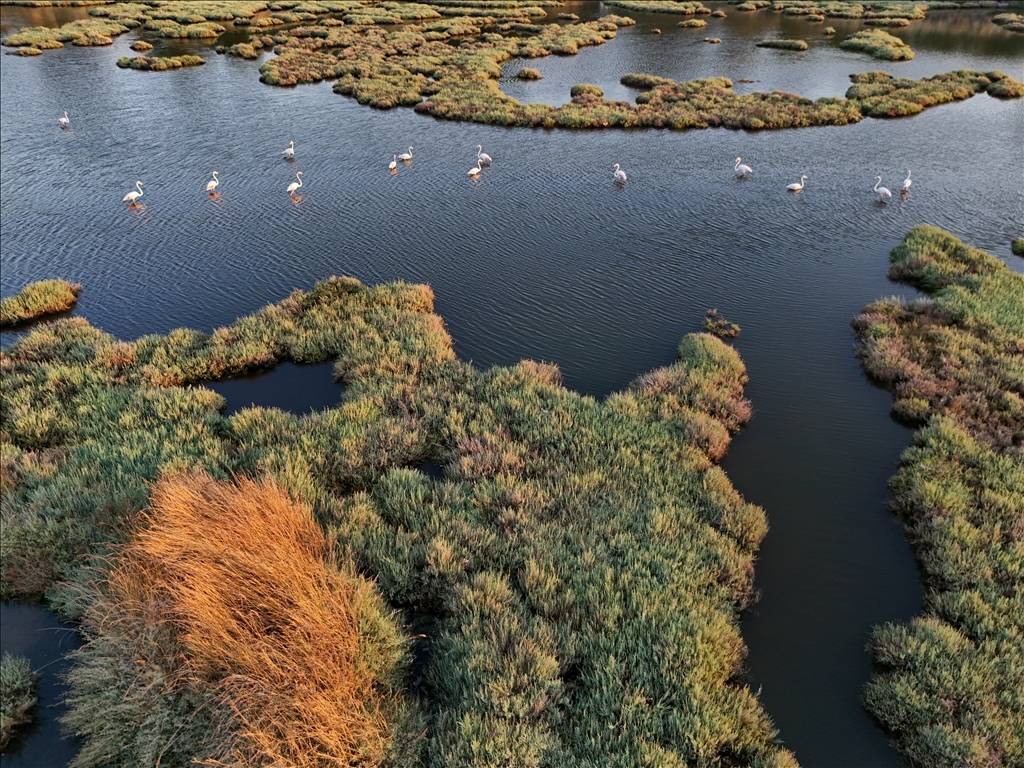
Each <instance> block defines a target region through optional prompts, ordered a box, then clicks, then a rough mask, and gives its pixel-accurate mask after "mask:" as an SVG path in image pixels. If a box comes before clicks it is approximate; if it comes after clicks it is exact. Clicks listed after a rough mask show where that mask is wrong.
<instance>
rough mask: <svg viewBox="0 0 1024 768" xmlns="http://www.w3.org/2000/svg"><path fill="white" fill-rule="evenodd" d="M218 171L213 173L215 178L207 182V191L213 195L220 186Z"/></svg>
mask: <svg viewBox="0 0 1024 768" xmlns="http://www.w3.org/2000/svg"><path fill="white" fill-rule="evenodd" d="M217 173H218V171H214V172H213V178H212V179H210V180H209V181H208V182H206V191H207V192H209V193H210V194H211V195H212V194H213V193H214V192H216V191H217V185H218V184H220V179H218V178H217Z"/></svg>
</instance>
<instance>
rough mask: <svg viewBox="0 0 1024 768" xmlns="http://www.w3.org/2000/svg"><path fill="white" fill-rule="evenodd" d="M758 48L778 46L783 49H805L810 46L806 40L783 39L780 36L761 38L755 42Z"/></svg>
mask: <svg viewBox="0 0 1024 768" xmlns="http://www.w3.org/2000/svg"><path fill="white" fill-rule="evenodd" d="M757 47H758V48H778V49H779V50H783V51H806V50H807V49H808V48H810V46H809V45H808V44H807V41H806V40H785V39H782V38H775V39H772V40H762V41H761V42H759V43H758V44H757Z"/></svg>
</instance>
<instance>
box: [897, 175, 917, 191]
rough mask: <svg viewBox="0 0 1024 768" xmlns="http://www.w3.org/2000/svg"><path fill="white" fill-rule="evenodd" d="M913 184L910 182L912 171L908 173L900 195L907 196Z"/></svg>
mask: <svg viewBox="0 0 1024 768" xmlns="http://www.w3.org/2000/svg"><path fill="white" fill-rule="evenodd" d="M913 183H914V182H912V181H911V180H910V171H907V178H905V179H904V180H903V186H901V187H900V193H901V194H904V195H905V194H907V193H908V192H910V185H911V184H913Z"/></svg>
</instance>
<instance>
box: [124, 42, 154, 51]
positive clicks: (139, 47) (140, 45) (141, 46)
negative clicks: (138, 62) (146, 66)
mask: <svg viewBox="0 0 1024 768" xmlns="http://www.w3.org/2000/svg"><path fill="white" fill-rule="evenodd" d="M128 47H129V48H131V49H132V50H133V51H139V52H143V53H144V52H145V51H152V50H153V44H152V43H147V42H146V41H145V40H136V41H135V42H134V43H132V44H131V45H130V46H128Z"/></svg>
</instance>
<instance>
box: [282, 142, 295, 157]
mask: <svg viewBox="0 0 1024 768" xmlns="http://www.w3.org/2000/svg"><path fill="white" fill-rule="evenodd" d="M281 154H282V155H283V156H284V159H285V160H294V159H295V142H294V141H289V142H288V148H287V149H286V150H285V151H284V152H282V153H281Z"/></svg>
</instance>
